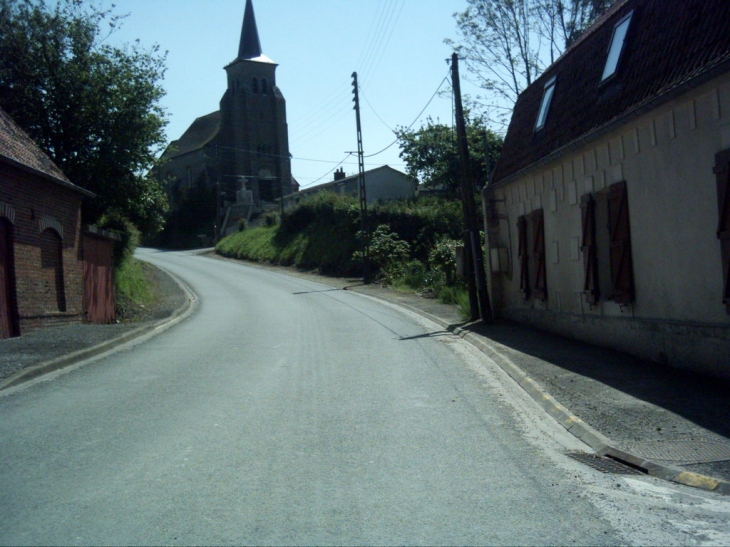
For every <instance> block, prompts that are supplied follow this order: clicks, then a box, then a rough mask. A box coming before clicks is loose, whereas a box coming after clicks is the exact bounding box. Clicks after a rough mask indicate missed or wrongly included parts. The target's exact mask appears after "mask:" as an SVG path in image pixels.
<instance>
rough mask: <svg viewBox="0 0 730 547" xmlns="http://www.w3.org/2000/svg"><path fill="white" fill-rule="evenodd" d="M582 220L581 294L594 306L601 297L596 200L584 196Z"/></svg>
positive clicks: (581, 205) (589, 195) (581, 206)
mask: <svg viewBox="0 0 730 547" xmlns="http://www.w3.org/2000/svg"><path fill="white" fill-rule="evenodd" d="M580 208H581V216H582V219H583V239H582V241H581V250H582V251H583V294H584V295H585V297H586V302H588V303H589V304H596V303H597V302H598V300H599V299H600V297H601V291H600V289H599V286H598V246H597V244H596V200H595V199H593V196H592V195H591V194H586V195H584V196H583V197H582V198H581V202H580Z"/></svg>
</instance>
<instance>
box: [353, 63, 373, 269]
mask: <svg viewBox="0 0 730 547" xmlns="http://www.w3.org/2000/svg"><path fill="white" fill-rule="evenodd" d="M352 94H353V98H352V101H353V102H354V103H355V106H354V107H353V110H354V111H355V117H356V121H357V183H358V187H359V190H360V192H359V194H360V234H361V236H362V240H363V243H362V280H363V283H366V284H367V283H370V256H369V255H370V234H369V233H368V221H367V217H368V198H367V192H366V187H365V155H364V152H363V149H362V126H361V125H360V92H359V90H358V86H357V72H353V73H352Z"/></svg>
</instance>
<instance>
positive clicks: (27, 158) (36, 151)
mask: <svg viewBox="0 0 730 547" xmlns="http://www.w3.org/2000/svg"><path fill="white" fill-rule="evenodd" d="M0 155H2V156H5V157H6V158H8V159H10V160H12V161H13V162H15V163H17V164H20V165H22V166H25V167H29V168H31V169H33V170H35V171H38V172H40V173H43V174H44V175H47V176H49V177H53V178H55V179H58V180H60V181H63V182H69V183H70V181H69V180H68V179H67V178H66V175H64V174H63V172H62V171H61V170H60V169H59V168H58V167H57V166H56V164H55V163H53V161H51V158H49V157H48V156H47V155H46V154H45V153H44V152H43V150H41V149H40V148H39V147H38V145H37V144H36V143H35V142H33V139H31V138H30V137H29V136H28V134H27V133H26V132H25V131H23V130H22V129H21V128H20V127H18V125H17V124H16V123H15V122H14V121H13V119H12V118H11V117H10V116H8V114H7V113H6V112H5V111H4V110H2V109H0Z"/></svg>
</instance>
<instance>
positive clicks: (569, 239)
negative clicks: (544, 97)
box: [485, 76, 730, 376]
mask: <svg viewBox="0 0 730 547" xmlns="http://www.w3.org/2000/svg"><path fill="white" fill-rule="evenodd" d="M555 107H556V108H559V105H555ZM726 148H730V76H724V77H723V78H721V79H718V80H715V81H713V82H710V83H708V84H707V85H704V86H702V87H700V88H698V89H695V90H693V91H692V92H689V93H687V94H686V95H684V96H682V97H681V98H680V99H678V100H676V101H673V102H671V103H667V104H665V105H663V106H662V107H660V108H658V109H657V110H655V111H653V112H651V113H649V114H646V115H644V116H642V117H640V118H637V119H634V120H632V121H630V122H629V123H627V124H626V125H625V126H623V127H621V128H620V129H619V130H616V131H614V132H613V133H610V134H608V135H606V136H605V137H603V138H601V139H600V140H597V141H595V142H591V143H586V144H585V146H583V147H582V148H580V149H576V150H575V151H574V152H571V153H570V154H567V155H565V156H563V157H562V158H560V159H559V160H558V161H555V162H553V163H552V164H550V165H546V166H544V167H541V168H539V169H538V170H535V171H534V172H531V173H528V174H526V175H525V176H522V177H521V178H519V179H518V180H515V181H513V182H510V183H509V184H507V185H505V186H504V187H501V188H497V189H495V190H494V191H493V196H492V197H493V199H494V200H496V201H493V202H491V203H486V204H485V206H486V208H487V210H489V209H490V207H491V210H493V211H495V212H496V213H497V214H498V215H499V221H498V226H499V228H498V230H493V232H492V233H491V234H490V238H489V239H490V243H489V245H490V247H491V248H500V247H501V248H505V249H507V250H508V254H507V256H508V260H506V261H505V260H503V262H507V264H502V269H503V270H504V272H503V273H493V276H492V280H491V281H492V290H493V291H499V294H495V295H494V298H495V301H496V302H499V303H500V308H501V313H502V315H503V316H507V317H512V318H515V319H519V320H521V321H526V322H531V323H533V324H535V325H537V326H542V327H543V328H549V329H551V330H555V331H558V332H560V333H562V334H565V335H568V336H574V337H576V338H580V339H584V340H588V341H592V342H595V343H600V344H601V345H606V346H612V347H616V348H618V349H621V350H624V351H631V352H633V353H636V354H639V355H641V356H642V357H645V358H650V359H653V360H656V361H662V362H666V363H669V364H672V365H675V366H681V367H689V368H701V369H705V370H712V371H713V372H714V373H717V374H721V375H725V376H730V316H729V315H728V314H727V312H726V309H725V306H724V305H723V303H722V280H723V277H722V263H721V254H720V243H719V241H718V239H717V237H716V230H717V223H718V207H717V191H716V182H715V175H714V173H713V167H714V163H715V154H716V153H717V152H719V151H721V150H724V149H726ZM620 181H626V184H627V191H628V205H629V217H630V226H631V244H632V259H633V269H634V275H633V278H634V284H635V294H636V296H635V302H634V303H632V304H630V305H627V306H619V305H618V304H616V303H614V302H611V301H607V300H606V299H605V296H606V295H604V298H602V299H601V301H600V302H598V303H597V304H596V305H595V306H590V305H589V304H587V302H586V298H585V296H584V295H583V278H584V269H583V256H582V253H581V250H580V245H581V231H582V224H581V208H580V200H581V196H583V195H584V194H586V193H593V194H594V195H600V194H601V192H603V191H605V190H606V189H607V188H608V187H609V186H610V185H612V184H614V183H617V182H620ZM539 208H543V210H544V215H545V250H546V258H547V261H546V266H547V286H548V299H547V300H546V301H545V302H541V301H536V300H534V299H532V300H527V301H525V300H524V299H523V298H522V295H521V293H520V290H519V289H520V287H519V281H520V280H519V259H518V256H517V254H518V248H517V237H516V236H517V228H516V224H517V218H518V217H519V216H521V215H523V214H526V213H529V212H531V211H533V210H536V209H539ZM596 228H597V232H598V231H601V230H607V228H606V227H605V226H600V225H597V227H596ZM604 274H605V272H604Z"/></svg>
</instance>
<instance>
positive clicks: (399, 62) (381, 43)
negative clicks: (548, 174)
mask: <svg viewBox="0 0 730 547" xmlns="http://www.w3.org/2000/svg"><path fill="white" fill-rule="evenodd" d="M253 3H254V10H255V12H256V21H257V24H258V29H259V37H260V40H261V46H262V50H263V53H264V54H265V55H267V56H268V57H270V58H271V59H273V60H274V61H275V62H276V63H278V64H279V67H278V69H277V84H278V86H279V88H280V89H281V91H282V93H283V94H284V97H285V98H286V101H287V121H288V124H289V147H290V152H291V154H292V155H293V159H292V172H293V175H294V177H295V178H296V179H297V180H298V181H299V183H300V184H301V185H302V186H303V187H306V186H309V185H312V184H316V183H321V182H327V181H329V180H330V179H331V177H332V175H331V174H329V173H328V172H329V171H334V169H335V167H336V166H337V164H338V163H339V162H341V161H342V160H343V159H345V158H346V156H347V152H349V151H354V150H356V149H357V140H356V131H355V113H354V111H353V110H352V85H351V82H352V79H351V74H352V72H353V71H357V72H358V77H359V79H360V87H361V93H362V95H361V112H362V126H363V147H364V150H365V155H366V156H367V155H369V154H374V153H376V152H378V151H380V150H382V149H383V148H385V147H386V146H388V145H389V144H390V143H392V142H393V141H394V140H395V136H394V135H393V133H392V131H391V129H395V128H396V127H397V126H408V125H410V124H411V123H413V122H414V120H417V119H418V121H416V124H415V125H414V127H415V128H417V127H419V126H420V125H421V120H424V119H425V118H426V116H429V115H430V116H431V117H432V118H434V119H439V120H441V121H443V122H445V123H448V124H450V123H451V112H452V108H451V99H450V86H449V84H448V83H444V84H443V85H442V89H444V90H447V91H448V92H449V93H447V96H446V97H443V98H441V97H436V98H435V99H433V101H432V102H431V103H430V105H429V106H428V108H426V110H425V111H424V112H423V114H422V115H421V116H420V118H419V113H420V112H421V110H422V109H423V108H424V107H425V106H426V105H427V103H428V102H429V99H431V97H432V96H433V94H434V92H435V91H436V89H437V88H438V87H439V85H440V84H441V83H442V81H443V79H444V77H446V76H447V75H448V70H449V67H448V65H447V64H446V62H445V60H446V58H447V57H450V55H451V50H450V49H449V48H448V46H446V45H445V44H444V43H443V41H444V38H454V37H455V34H456V32H455V22H454V18H453V16H452V15H453V13H454V12H457V11H463V10H464V9H465V8H466V5H467V4H466V0H306V1H305V0H253ZM114 4H115V6H116V8H115V12H116V13H121V14H129V16H128V17H127V18H126V19H125V21H124V24H123V26H122V29H121V30H120V31H118V32H117V33H116V34H115V35H113V36H112V37H111V38H110V39H109V41H110V43H114V44H118V43H122V42H133V41H134V40H136V39H139V40H140V42H141V43H142V45H143V46H151V45H153V44H159V45H160V47H161V48H162V50H166V51H168V62H167V66H168V70H167V73H166V77H165V80H164V82H163V86H164V88H165V89H166V91H167V95H166V97H165V98H164V100H163V106H164V107H165V108H166V109H167V111H168V114H169V118H170V124H169V125H168V127H167V135H168V138H169V139H170V140H174V139H176V138H179V137H180V136H181V135H182V133H183V132H184V131H185V129H187V127H188V126H189V125H190V124H191V123H192V122H193V120H195V118H197V117H199V116H204V115H206V114H209V113H210V112H213V111H215V110H218V103H219V101H220V98H221V96H222V95H223V92H224V91H225V86H226V80H225V71H224V70H223V67H224V66H225V65H227V64H228V63H230V62H231V61H232V60H233V59H234V58H235V57H236V55H237V53H238V42H239V37H240V33H241V24H242V22H243V10H244V6H245V0H214V1H202V0H116V1H115V2H114ZM104 5H106V6H110V3H109V2H105V4H104ZM462 87H463V91H464V92H465V93H467V92H469V90H470V89H471V91H472V92H474V89H473V88H470V86H469V84H468V83H467V82H462ZM398 154H399V148H398V145H397V144H396V145H393V146H392V147H391V148H389V149H388V150H386V151H385V152H383V153H381V154H378V155H376V156H374V157H371V158H367V159H366V168H372V167H377V166H380V165H384V164H388V165H391V166H392V167H395V168H397V169H401V170H404V169H405V166H404V165H403V161H402V160H401V159H400V158H399V157H398ZM343 166H344V169H345V172H346V173H348V174H351V173H356V172H357V159H356V157H350V158H348V159H347V160H346V161H345V163H344V164H343Z"/></svg>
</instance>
